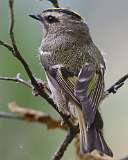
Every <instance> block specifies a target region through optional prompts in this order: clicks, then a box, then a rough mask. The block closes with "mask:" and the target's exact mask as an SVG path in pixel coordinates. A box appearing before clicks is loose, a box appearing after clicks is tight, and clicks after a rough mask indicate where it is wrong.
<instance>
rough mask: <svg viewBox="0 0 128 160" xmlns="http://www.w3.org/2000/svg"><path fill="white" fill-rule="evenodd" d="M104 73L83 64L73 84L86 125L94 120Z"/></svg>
mask: <svg viewBox="0 0 128 160" xmlns="http://www.w3.org/2000/svg"><path fill="white" fill-rule="evenodd" d="M103 74H104V73H103V72H102V71H98V72H96V70H95V69H94V68H93V66H91V65H87V66H83V67H82V69H81V71H80V73H79V75H78V80H77V82H76V86H75V94H76V97H77V99H78V100H79V102H80V104H81V106H82V111H83V114H84V117H85V119H86V123H87V126H88V127H90V126H91V124H92V123H93V122H94V119H95V114H96V111H97V109H98V106H99V103H100V100H101V97H102V95H103V91H104V75H103Z"/></svg>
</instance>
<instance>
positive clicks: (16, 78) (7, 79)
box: [0, 73, 32, 88]
mask: <svg viewBox="0 0 128 160" xmlns="http://www.w3.org/2000/svg"><path fill="white" fill-rule="evenodd" d="M0 80H2V81H12V82H17V83H21V84H23V85H25V86H27V87H29V88H32V85H31V84H30V83H29V82H28V81H24V80H23V79H21V78H20V74H19V73H18V74H17V75H16V77H0Z"/></svg>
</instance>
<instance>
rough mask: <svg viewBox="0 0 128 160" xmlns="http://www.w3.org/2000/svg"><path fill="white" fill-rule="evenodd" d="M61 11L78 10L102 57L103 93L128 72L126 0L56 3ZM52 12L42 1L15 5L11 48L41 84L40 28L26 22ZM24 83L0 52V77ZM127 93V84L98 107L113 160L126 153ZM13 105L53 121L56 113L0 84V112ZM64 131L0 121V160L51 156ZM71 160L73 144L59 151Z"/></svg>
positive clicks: (3, 19) (0, 31)
mask: <svg viewBox="0 0 128 160" xmlns="http://www.w3.org/2000/svg"><path fill="white" fill-rule="evenodd" d="M60 4H61V6H62V7H69V8H72V9H74V10H75V11H78V12H79V13H80V14H81V15H82V16H83V17H85V20H86V21H87V22H88V25H89V27H90V32H91V35H92V37H93V40H94V42H95V43H96V44H97V46H98V47H99V48H100V49H101V50H103V52H105V53H107V54H106V55H105V57H106V60H107V71H106V75H105V79H106V88H107V87H109V86H110V85H111V84H112V83H113V82H115V81H116V80H118V79H119V78H120V77H121V76H122V75H123V74H125V73H127V72H128V9H127V6H128V1H127V0H123V1H122V0H107V1H106V0H95V1H94V0H79V1H77V0H61V1H60ZM49 7H52V5H51V4H50V2H48V1H46V0H42V1H38V0H15V37H16V40H17V44H18V46H19V48H20V50H21V52H22V54H23V56H24V58H25V59H26V60H27V62H28V63H29V65H30V67H31V69H32V70H33V73H34V75H35V76H36V77H38V78H41V79H44V80H45V77H44V72H43V71H42V68H41V65H40V64H39V60H38V56H37V55H38V47H39V45H40V41H41V29H40V26H39V25H38V24H37V23H36V22H35V21H33V19H31V18H29V16H28V15H29V14H31V13H39V12H40V11H41V10H43V9H47V8H49ZM8 38H9V37H8V1H7V0H0V39H2V40H8ZM19 72H20V73H21V77H22V78H24V79H27V78H28V77H27V75H26V74H25V72H24V69H23V67H22V66H21V64H20V63H19V62H18V61H17V60H16V59H15V58H14V57H13V56H11V54H10V53H9V52H8V51H7V50H6V49H5V48H2V47H0V76H15V75H16V74H17V73H19ZM127 95H128V88H127V84H126V85H125V86H124V87H122V88H121V89H120V90H119V91H118V93H117V94H116V95H111V96H110V97H109V98H108V99H106V100H105V101H104V103H103V104H102V106H101V108H102V109H101V111H102V115H103V118H104V123H105V126H104V132H105V138H106V140H107V142H108V143H109V144H110V146H111V148H112V150H113V152H114V154H115V156H116V158H119V157H123V156H125V155H127V154H128V98H127V97H128V96H127ZM11 101H16V102H17V104H18V105H20V106H24V107H28V108H29V107H30V108H33V109H37V110H41V111H44V112H47V113H49V114H51V115H52V116H53V117H56V116H57V114H56V112H55V111H54V110H53V109H52V107H50V106H49V105H48V104H47V102H46V101H45V100H43V99H41V98H40V97H33V96H32V94H31V90H29V89H27V88H26V87H24V86H22V85H20V84H15V83H13V82H2V81H0V111H8V108H7V105H8V103H9V102H11ZM64 135H65V132H63V131H60V130H53V131H48V130H47V128H46V126H43V125H41V124H37V123H33V124H30V123H25V122H19V121H14V120H5V119H0V159H2V160H35V159H43V160H48V159H50V158H51V156H52V155H53V153H54V152H55V151H56V149H57V148H58V146H59V145H60V143H61V141H62V140H63V138H64ZM73 159H75V154H74V148H73V143H72V144H71V145H70V146H69V148H68V150H67V151H66V152H65V155H64V157H63V160H73Z"/></svg>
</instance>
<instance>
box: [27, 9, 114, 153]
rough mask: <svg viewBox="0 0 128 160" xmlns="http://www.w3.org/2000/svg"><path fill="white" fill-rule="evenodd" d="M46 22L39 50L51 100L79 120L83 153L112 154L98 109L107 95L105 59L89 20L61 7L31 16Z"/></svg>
mask: <svg viewBox="0 0 128 160" xmlns="http://www.w3.org/2000/svg"><path fill="white" fill-rule="evenodd" d="M30 16H31V17H32V18H34V19H37V20H39V21H40V22H41V24H43V33H44V34H43V39H42V42H41V46H40V49H39V53H40V60H41V64H42V65H43V67H44V69H45V72H46V77H47V81H48V85H49V88H50V90H51V93H52V99H53V101H54V102H55V103H56V105H57V106H58V108H59V110H61V111H62V112H63V113H64V114H69V115H70V118H71V119H73V120H74V123H79V128H80V151H81V153H82V154H84V153H87V152H91V151H92V150H94V149H97V150H99V151H101V152H103V153H105V154H108V155H110V156H112V152H111V150H110V148H109V147H108V146H107V144H106V142H105V140H104V138H103V135H102V128H103V121H102V118H101V115H100V113H99V111H98V107H99V104H100V102H101V99H102V97H103V94H104V71H105V62H104V59H103V56H102V55H101V52H100V51H99V49H98V48H97V47H96V46H95V44H94V43H93V41H92V39H91V36H90V33H89V28H88V25H87V23H86V22H85V21H84V20H83V19H82V18H81V16H80V15H78V14H77V13H75V12H73V11H71V10H69V9H62V8H53V9H47V10H45V11H43V12H42V13H41V14H39V15H30Z"/></svg>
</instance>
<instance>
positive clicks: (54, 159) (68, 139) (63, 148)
mask: <svg viewBox="0 0 128 160" xmlns="http://www.w3.org/2000/svg"><path fill="white" fill-rule="evenodd" d="M78 132H79V127H78V126H74V127H72V128H70V129H69V130H68V133H67V135H66V137H65V139H64V141H63V142H62V144H61V145H60V147H59V149H58V150H57V151H56V153H55V154H54V156H53V157H52V160H60V159H61V158H62V156H63V154H64V152H65V151H66V149H67V147H68V145H69V144H70V143H71V142H72V140H73V139H74V137H75V136H76V134H77V133H78Z"/></svg>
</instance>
